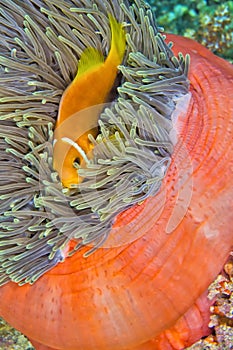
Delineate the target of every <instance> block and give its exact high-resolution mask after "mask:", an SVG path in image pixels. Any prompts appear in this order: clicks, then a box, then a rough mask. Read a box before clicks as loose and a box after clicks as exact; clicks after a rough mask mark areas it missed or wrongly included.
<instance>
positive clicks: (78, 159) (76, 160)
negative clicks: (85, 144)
mask: <svg viewBox="0 0 233 350" xmlns="http://www.w3.org/2000/svg"><path fill="white" fill-rule="evenodd" d="M74 163H76V164H78V165H80V164H81V159H80V158H79V157H76V158H75V160H74Z"/></svg>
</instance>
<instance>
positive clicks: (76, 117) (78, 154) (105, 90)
mask: <svg viewBox="0 0 233 350" xmlns="http://www.w3.org/2000/svg"><path fill="white" fill-rule="evenodd" d="M109 22H110V28H111V48H110V51H109V54H108V56H107V58H106V60H104V56H103V55H102V53H101V52H99V51H98V50H97V49H95V48H93V47H89V48H86V49H85V50H84V51H83V53H82V54H81V57H80V60H79V63H78V72H77V75H76V77H75V78H74V80H73V81H72V83H71V84H70V85H69V86H68V87H67V89H66V90H65V91H64V93H63V95H62V98H61V101H60V106H59V112H58V119H57V122H56V127H55V132H54V143H53V167H54V169H55V170H56V171H57V172H58V174H59V176H60V179H61V182H62V184H63V186H64V187H68V188H70V187H71V185H72V184H78V183H80V182H81V181H82V180H83V178H82V177H80V176H79V175H78V171H77V168H76V167H75V165H74V163H75V162H76V163H78V164H79V165H80V166H82V167H83V166H85V165H86V164H87V163H88V162H89V157H88V153H90V152H91V150H92V148H93V145H92V143H91V142H90V140H89V138H88V134H92V135H93V136H94V137H96V136H97V134H98V118H99V114H100V112H101V110H102V106H101V105H102V104H103V103H105V102H106V100H107V97H108V94H109V92H110V91H111V89H112V87H113V84H114V81H115V79H116V76H117V70H118V65H119V64H121V62H122V59H123V57H124V53H125V46H126V39H125V31H124V29H123V27H122V24H121V23H118V22H117V20H116V19H115V18H114V17H113V16H112V15H109Z"/></svg>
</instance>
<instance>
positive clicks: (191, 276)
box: [0, 35, 233, 350]
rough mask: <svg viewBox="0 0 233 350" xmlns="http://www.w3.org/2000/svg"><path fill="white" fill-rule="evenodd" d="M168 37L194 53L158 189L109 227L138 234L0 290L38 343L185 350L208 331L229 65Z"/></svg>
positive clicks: (76, 349)
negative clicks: (185, 99) (186, 99)
mask: <svg viewBox="0 0 233 350" xmlns="http://www.w3.org/2000/svg"><path fill="white" fill-rule="evenodd" d="M168 40H172V41H173V42H174V52H175V53H177V52H179V51H181V52H183V53H189V54H190V56H191V69H190V74H189V78H190V81H191V87H190V92H191V100H190V104H189V108H188V110H187V111H186V112H185V115H183V116H182V115H181V117H180V118H179V119H178V122H177V129H178V130H179V132H180V135H179V142H178V144H177V146H176V148H175V153H174V156H173V161H172V164H171V166H170V168H169V171H168V174H167V176H166V179H165V181H164V183H163V187H162V190H161V192H160V194H159V195H157V196H156V197H154V198H150V199H148V200H147V201H146V202H144V203H143V204H142V205H141V206H137V207H135V208H133V209H130V210H129V211H127V212H125V213H123V214H121V215H119V217H118V219H117V221H116V223H115V225H114V228H113V230H115V231H114V232H115V234H119V235H121V234H123V235H124V232H126V234H127V232H132V231H134V233H135V235H136V236H137V237H139V238H138V239H137V240H136V241H134V242H131V243H128V244H126V245H124V246H121V247H118V248H105V249H104V248H103V249H99V250H98V251H97V252H95V253H94V254H93V255H91V256H90V257H88V258H87V259H85V258H83V251H80V252H78V253H76V254H75V255H74V256H73V257H71V258H67V259H66V260H65V262H64V263H62V264H60V265H58V266H57V267H55V268H54V269H53V270H51V271H50V272H48V273H46V274H45V275H44V276H43V277H41V278H40V279H39V280H38V281H37V282H36V283H35V284H34V285H32V286H30V285H25V286H23V287H19V286H18V285H16V284H14V283H8V284H6V285H5V286H3V287H1V288H0V314H1V315H2V316H3V317H4V318H5V319H6V320H7V321H8V322H10V323H11V324H12V325H13V326H14V327H16V328H18V329H19V330H20V331H22V332H23V333H25V334H26V335H27V336H28V337H29V338H30V339H32V340H34V342H33V343H34V344H35V345H36V348H37V349H39V350H49V349H62V350H97V349H98V350H109V349H111V350H123V349H127V350H131V349H137V350H150V349H151V350H156V349H162V350H167V349H182V348H184V347H186V346H188V345H190V344H191V343H192V342H194V341H195V340H197V339H199V338H200V337H201V336H203V335H205V334H207V333H208V328H207V324H208V307H209V302H208V301H207V299H206V289H207V287H208V285H209V284H210V283H211V282H212V281H213V280H214V278H215V277H216V275H217V274H218V272H219V271H220V270H221V268H222V266H223V264H224V261H225V259H226V258H227V256H228V253H229V251H230V248H231V246H232V244H233V227H232V222H233V210H232V207H233V147H232V141H233V102H232V98H231V95H232V83H233V68H232V65H230V64H229V63H227V62H225V61H224V60H222V59H221V58H218V57H216V56H214V55H213V54H212V53H210V52H209V51H208V50H206V49H205V48H204V47H202V46H201V45H199V44H197V43H196V42H194V41H191V40H189V39H185V38H182V37H178V36H174V35H168ZM181 114H182V113H181ZM39 343H40V344H43V345H39Z"/></svg>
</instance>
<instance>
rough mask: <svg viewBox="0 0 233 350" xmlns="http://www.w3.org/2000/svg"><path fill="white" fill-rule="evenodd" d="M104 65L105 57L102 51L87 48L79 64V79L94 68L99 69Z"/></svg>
mask: <svg viewBox="0 0 233 350" xmlns="http://www.w3.org/2000/svg"><path fill="white" fill-rule="evenodd" d="M103 63H104V56H103V54H102V53H101V52H100V51H98V50H97V49H95V48H94V47H88V48H86V49H85V50H84V51H83V52H82V54H81V57H80V60H79V63H78V74H77V77H80V75H82V74H84V73H86V72H87V71H89V70H91V69H93V68H98V67H99V66H101V65H102V64H103Z"/></svg>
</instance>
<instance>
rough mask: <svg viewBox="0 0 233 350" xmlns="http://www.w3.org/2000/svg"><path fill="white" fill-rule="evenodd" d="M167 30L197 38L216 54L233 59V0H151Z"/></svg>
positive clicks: (158, 17) (162, 24) (158, 20)
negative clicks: (160, 0)
mask: <svg viewBox="0 0 233 350" xmlns="http://www.w3.org/2000/svg"><path fill="white" fill-rule="evenodd" d="M149 2H150V4H151V5H152V7H153V10H154V12H155V14H156V17H157V22H158V24H159V25H160V26H162V27H164V29H165V31H166V32H171V33H175V34H180V35H184V36H187V37H189V38H192V39H194V40H197V41H198V42H200V43H201V44H203V45H204V46H206V47H207V48H208V49H210V50H211V51H213V52H214V53H215V54H217V55H220V56H221V57H224V58H225V59H228V60H230V61H231V60H232V57H233V46H232V42H233V15H232V14H233V1H217V0H216V1H214V0H212V1H210V0H209V1H208V0H191V1H189V2H188V4H187V1H177V0H173V1H162V2H158V1H149Z"/></svg>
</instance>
